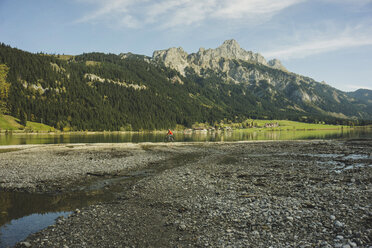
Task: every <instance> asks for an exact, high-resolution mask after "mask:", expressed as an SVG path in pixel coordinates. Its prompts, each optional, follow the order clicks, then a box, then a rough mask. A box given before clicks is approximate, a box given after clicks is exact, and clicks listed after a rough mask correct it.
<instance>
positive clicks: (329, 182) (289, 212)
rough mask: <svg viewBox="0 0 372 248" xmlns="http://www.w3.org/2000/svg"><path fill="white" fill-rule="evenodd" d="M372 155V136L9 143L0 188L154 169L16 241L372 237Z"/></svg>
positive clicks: (321, 242) (317, 241) (347, 240)
mask: <svg viewBox="0 0 372 248" xmlns="http://www.w3.org/2000/svg"><path fill="white" fill-rule="evenodd" d="M371 156H372V140H351V141H282V142H248V143H168V144H150V143H148V144H147V143H144V144H94V145H84V144H81V145H36V146H31V145H30V146H17V147H15V146H10V147H0V187H1V188H2V189H3V190H8V191H14V190H16V191H32V192H66V191H69V190H76V189H79V188H81V187H82V186H84V185H87V184H89V183H91V182H94V181H95V180H97V179H98V178H120V177H121V176H124V175H128V174H130V173H133V172H134V171H141V170H148V171H151V173H150V174H151V175H150V176H145V177H141V178H137V179H136V180H133V181H131V183H129V184H128V183H125V184H124V183H123V184H121V183H120V182H119V183H117V184H115V185H111V184H108V185H106V190H111V188H112V190H115V192H117V193H116V197H115V199H113V200H112V201H108V202H102V203H100V204H95V205H91V206H89V207H86V208H83V209H80V210H79V209H77V210H76V211H75V212H74V213H73V214H72V215H70V216H69V217H68V218H60V219H58V220H57V222H56V224H55V225H53V226H50V227H49V228H47V229H45V230H42V231H40V232H38V233H36V234H33V235H31V236H29V237H28V238H27V239H26V240H25V241H24V242H22V243H19V244H17V247H25V246H31V247H70V248H71V247H189V246H190V247H270V246H272V247H344V248H347V247H370V246H371V245H372V157H371ZM120 187H122V190H118V188H120Z"/></svg>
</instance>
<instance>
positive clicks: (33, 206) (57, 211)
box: [0, 190, 114, 248]
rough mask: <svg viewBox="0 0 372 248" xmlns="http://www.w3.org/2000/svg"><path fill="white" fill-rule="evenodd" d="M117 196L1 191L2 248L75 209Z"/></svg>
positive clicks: (93, 193) (0, 243) (0, 227)
mask: <svg viewBox="0 0 372 248" xmlns="http://www.w3.org/2000/svg"><path fill="white" fill-rule="evenodd" d="M113 198H114V194H110V192H103V191H102V190H97V191H85V192H74V193H65V194H36V193H23V192H4V191H0V248H2V247H9V246H13V245H15V244H16V242H19V241H21V240H24V239H25V238H26V237H27V236H28V235H30V234H31V233H34V232H36V231H39V230H41V229H44V228H46V227H48V226H49V225H52V224H53V223H54V220H55V219H56V218H57V217H58V216H66V215H68V214H69V213H71V211H73V210H75V209H76V208H81V207H84V206H88V205H91V204H94V203H97V202H102V201H104V200H110V199H113Z"/></svg>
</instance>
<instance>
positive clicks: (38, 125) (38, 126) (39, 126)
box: [26, 121, 55, 132]
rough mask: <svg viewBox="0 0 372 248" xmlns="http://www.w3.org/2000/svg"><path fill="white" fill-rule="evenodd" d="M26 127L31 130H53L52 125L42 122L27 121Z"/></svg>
mask: <svg viewBox="0 0 372 248" xmlns="http://www.w3.org/2000/svg"><path fill="white" fill-rule="evenodd" d="M26 129H29V130H32V131H36V132H39V131H51V132H53V131H55V129H54V127H51V126H48V125H45V124H42V123H37V122H32V121H28V122H27V125H26Z"/></svg>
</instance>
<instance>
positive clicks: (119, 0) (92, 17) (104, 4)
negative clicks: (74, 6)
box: [76, 0, 135, 23]
mask: <svg viewBox="0 0 372 248" xmlns="http://www.w3.org/2000/svg"><path fill="white" fill-rule="evenodd" d="M79 1H80V2H86V3H88V4H94V5H98V8H97V9H96V10H95V11H92V12H90V13H88V14H86V15H84V16H83V17H82V18H80V19H78V20H77V21H76V22H78V23H79V22H90V21H96V20H99V19H107V18H110V17H113V16H116V15H118V14H120V15H123V16H124V17H126V16H127V15H126V14H125V13H127V12H128V11H129V7H130V6H131V5H132V4H133V3H134V2H135V1H133V0H105V1H96V0H79Z"/></svg>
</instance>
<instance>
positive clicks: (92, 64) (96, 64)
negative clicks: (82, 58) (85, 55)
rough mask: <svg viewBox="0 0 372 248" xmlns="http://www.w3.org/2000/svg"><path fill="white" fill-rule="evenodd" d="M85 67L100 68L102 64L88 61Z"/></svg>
mask: <svg viewBox="0 0 372 248" xmlns="http://www.w3.org/2000/svg"><path fill="white" fill-rule="evenodd" d="M85 65H87V66H100V65H101V62H97V61H90V60H88V61H86V62H85Z"/></svg>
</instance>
